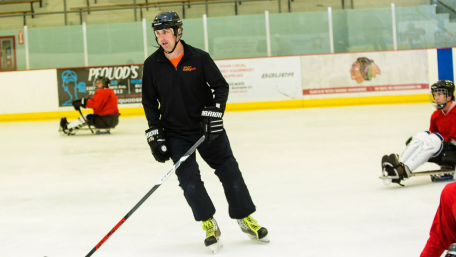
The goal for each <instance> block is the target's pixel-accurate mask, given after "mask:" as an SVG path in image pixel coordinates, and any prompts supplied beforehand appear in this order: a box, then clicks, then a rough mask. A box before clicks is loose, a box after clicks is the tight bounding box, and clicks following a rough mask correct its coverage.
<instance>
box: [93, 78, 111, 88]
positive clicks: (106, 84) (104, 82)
mask: <svg viewBox="0 0 456 257" xmlns="http://www.w3.org/2000/svg"><path fill="white" fill-rule="evenodd" d="M99 80H101V82H102V83H103V88H109V85H110V84H111V81H110V80H109V79H108V78H107V77H103V76H98V77H97V78H96V79H95V81H94V82H95V83H94V84H96V83H97V81H99Z"/></svg>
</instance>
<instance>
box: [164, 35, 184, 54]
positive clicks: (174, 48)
mask: <svg viewBox="0 0 456 257" xmlns="http://www.w3.org/2000/svg"><path fill="white" fill-rule="evenodd" d="M179 41H180V39H179V38H178V39H177V42H176V43H175V44H174V47H173V50H171V51H169V52H166V51H165V49H164V48H163V52H165V53H167V54H170V53H172V52H174V50H176V46H177V44H179Z"/></svg>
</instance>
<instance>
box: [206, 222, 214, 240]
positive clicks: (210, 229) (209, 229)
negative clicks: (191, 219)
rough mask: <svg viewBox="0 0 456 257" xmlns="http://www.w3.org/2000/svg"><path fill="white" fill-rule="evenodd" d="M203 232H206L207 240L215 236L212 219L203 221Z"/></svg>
mask: <svg viewBox="0 0 456 257" xmlns="http://www.w3.org/2000/svg"><path fill="white" fill-rule="evenodd" d="M203 230H206V238H209V237H211V236H215V232H214V223H212V219H208V220H206V221H203Z"/></svg>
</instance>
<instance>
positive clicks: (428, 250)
mask: <svg viewBox="0 0 456 257" xmlns="http://www.w3.org/2000/svg"><path fill="white" fill-rule="evenodd" d="M455 195H456V183H450V184H448V185H446V186H445V188H444V189H443V190H442V193H441V195H440V204H439V208H438V209H437V213H436V214H435V217H434V221H433V222H432V226H431V232H430V233H429V239H428V241H427V243H426V246H425V247H424V249H423V251H422V252H421V255H420V256H421V257H440V256H441V255H442V253H443V251H445V250H446V249H448V248H449V250H448V253H447V255H445V256H448V257H450V256H456V254H455V250H456V249H455V246H456V244H454V242H456V215H455V214H456V198H455V197H454V196H455Z"/></svg>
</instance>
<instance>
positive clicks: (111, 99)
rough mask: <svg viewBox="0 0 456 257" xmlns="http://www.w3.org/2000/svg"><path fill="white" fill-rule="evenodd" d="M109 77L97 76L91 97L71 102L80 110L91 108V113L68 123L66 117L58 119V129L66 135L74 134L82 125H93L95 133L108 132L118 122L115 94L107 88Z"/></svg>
mask: <svg viewBox="0 0 456 257" xmlns="http://www.w3.org/2000/svg"><path fill="white" fill-rule="evenodd" d="M109 83H110V81H109V79H108V78H105V77H102V76H99V77H97V78H96V80H95V86H96V91H95V94H94V95H93V97H92V98H90V99H86V98H82V99H79V100H76V101H74V102H73V106H74V109H76V110H78V111H80V109H81V107H84V108H91V109H93V114H86V115H82V113H81V117H79V119H77V120H74V121H72V122H71V123H68V121H67V119H66V118H62V119H61V120H60V127H61V128H60V129H61V131H63V132H64V133H65V134H67V135H74V134H75V133H76V132H77V131H78V130H79V129H81V128H83V127H84V126H87V125H88V126H94V127H95V128H97V129H104V131H101V130H98V131H97V134H109V133H110V131H109V129H111V128H114V127H115V126H117V124H119V115H120V114H119V109H118V108H117V96H116V95H115V94H114V91H113V90H112V89H110V88H109Z"/></svg>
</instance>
